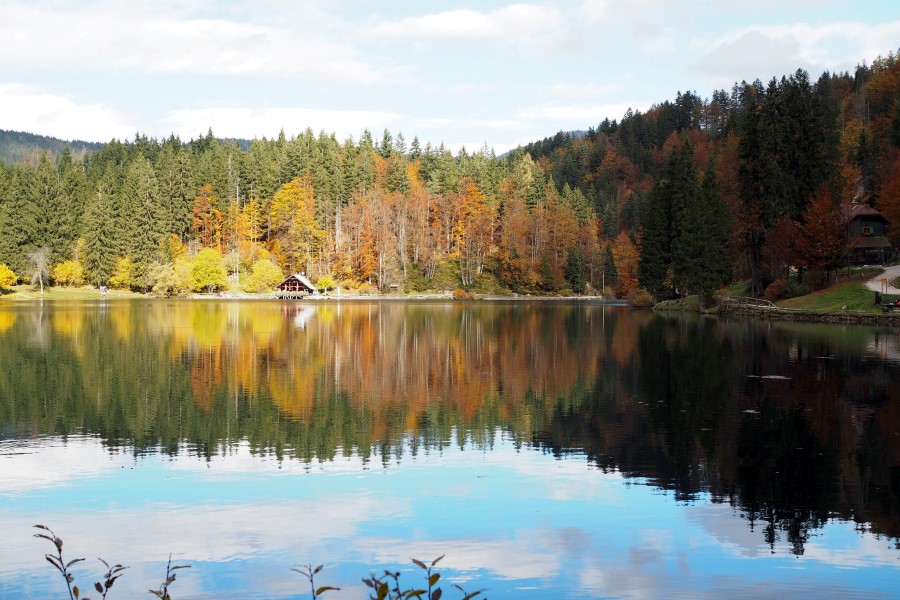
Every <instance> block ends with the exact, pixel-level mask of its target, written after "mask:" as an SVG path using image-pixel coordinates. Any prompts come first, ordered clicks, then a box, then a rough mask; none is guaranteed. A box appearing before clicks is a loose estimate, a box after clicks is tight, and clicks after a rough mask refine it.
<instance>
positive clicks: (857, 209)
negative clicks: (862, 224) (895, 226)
mask: <svg viewBox="0 0 900 600" xmlns="http://www.w3.org/2000/svg"><path fill="white" fill-rule="evenodd" d="M842 212H843V216H844V223H849V222H850V221H852V220H854V219H861V218H867V219H879V220H881V221H884V222H885V223H886V222H887V219H885V218H884V215H882V214H881V213H880V212H878V211H877V210H875V209H874V208H872V207H871V206H869V205H868V204H866V203H864V202H854V203H851V204H845V205H844V206H843V211H842Z"/></svg>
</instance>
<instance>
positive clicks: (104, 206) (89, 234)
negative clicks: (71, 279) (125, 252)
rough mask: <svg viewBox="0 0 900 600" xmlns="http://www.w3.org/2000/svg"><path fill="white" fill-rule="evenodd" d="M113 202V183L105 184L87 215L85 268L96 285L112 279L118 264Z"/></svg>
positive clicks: (97, 193)
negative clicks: (111, 185)
mask: <svg viewBox="0 0 900 600" xmlns="http://www.w3.org/2000/svg"><path fill="white" fill-rule="evenodd" d="M113 227H114V222H113V201H112V197H111V194H110V192H109V184H108V183H104V184H102V185H101V186H100V187H99V189H98V190H97V192H96V194H95V195H94V197H93V198H91V200H90V201H89V202H88V205H87V210H86V211H85V215H84V269H85V271H86V272H87V276H88V279H89V281H91V282H93V283H94V284H95V285H97V286H99V285H103V284H105V283H108V282H109V276H110V275H111V274H112V271H113V267H114V266H115V249H114V233H113Z"/></svg>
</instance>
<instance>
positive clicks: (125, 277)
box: [109, 256, 135, 289]
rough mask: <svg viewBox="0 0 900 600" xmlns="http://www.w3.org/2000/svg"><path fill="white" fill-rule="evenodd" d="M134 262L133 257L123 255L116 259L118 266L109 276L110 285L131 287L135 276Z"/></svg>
mask: <svg viewBox="0 0 900 600" xmlns="http://www.w3.org/2000/svg"><path fill="white" fill-rule="evenodd" d="M134 271H135V268H134V262H133V261H132V260H131V258H129V257H127V256H123V257H121V258H118V259H116V267H115V268H114V269H113V272H112V275H110V276H109V285H111V286H113V287H114V288H119V289H127V288H129V287H131V283H132V280H133V278H134Z"/></svg>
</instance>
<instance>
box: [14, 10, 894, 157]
mask: <svg viewBox="0 0 900 600" xmlns="http://www.w3.org/2000/svg"><path fill="white" fill-rule="evenodd" d="M751 6H752V9H751V8H749V7H751ZM898 48H900V2H897V1H896V0H862V1H861V0H852V1H851V0H755V1H754V2H736V1H730V0H729V1H723V0H696V1H685V0H628V1H625V0H572V1H563V0H523V1H522V2H507V1H502V0H479V1H474V0H471V1H468V2H466V1H433V2H421V1H419V2H413V1H408V0H381V1H377V0H329V1H312V0H255V1H253V2H249V1H240V0H221V1H216V0H129V1H128V2H121V1H119V0H99V1H94V0H67V1H62V0H22V1H20V0H0V129H6V130H14V131H27V132H30V133H37V134H42V135H49V136H53V137H58V138H62V139H67V140H69V139H80V140H85V141H99V142H105V141H109V140H110V139H112V138H116V139H120V140H122V139H133V138H134V136H135V134H137V133H141V134H144V135H148V136H151V137H156V138H162V137H168V136H169V135H170V134H173V133H174V134H175V135H177V136H179V137H181V139H182V140H184V141H187V140H189V139H192V138H196V137H198V136H200V135H204V134H206V132H207V131H208V130H209V129H212V131H213V133H214V134H215V135H216V136H217V137H220V138H222V137H237V138H247V139H253V138H261V137H269V138H272V137H275V136H277V135H278V133H279V132H280V131H282V130H283V131H284V132H285V134H286V135H287V136H288V137H291V136H293V135H296V134H299V133H301V132H303V131H304V130H306V129H307V128H311V129H312V130H313V131H314V132H316V133H318V132H321V131H324V132H326V133H334V134H336V135H337V137H338V139H340V140H344V139H346V138H347V137H348V136H353V138H354V139H359V135H360V134H361V133H362V132H363V130H365V129H368V130H369V131H371V132H372V134H373V136H374V137H375V138H376V139H380V138H381V134H382V132H383V131H384V129H388V130H390V131H391V133H392V134H393V135H394V136H396V135H397V134H398V133H402V134H403V135H404V137H405V139H406V140H407V141H408V142H409V141H411V140H412V139H413V137H418V138H419V140H420V141H421V143H422V145H423V146H424V145H425V143H426V142H430V143H432V144H433V145H435V146H436V145H438V144H441V143H443V144H445V145H446V146H447V147H448V148H450V149H452V150H454V151H457V150H459V148H461V147H466V148H467V149H469V150H473V149H477V148H480V147H482V146H484V145H487V146H489V147H491V148H493V149H494V150H496V151H497V152H498V153H500V152H504V151H506V150H509V149H511V148H514V147H516V146H518V145H520V144H525V143H528V142H529V141H534V140H537V139H541V138H543V137H547V136H550V135H553V134H554V133H556V132H557V131H560V130H564V131H569V130H578V129H587V128H588V127H590V126H596V125H597V124H599V123H600V122H601V121H602V120H603V119H604V118H609V119H621V117H622V115H623V114H624V113H625V111H626V110H627V109H628V108H632V109H634V110H642V111H643V110H647V109H648V108H650V107H651V106H652V105H654V104H657V103H660V102H663V101H664V100H667V99H673V98H674V97H675V95H676V93H677V92H678V91H694V92H697V93H698V94H699V95H700V96H702V97H704V98H708V97H709V96H710V95H711V94H712V91H713V90H715V89H720V88H724V89H730V88H731V86H732V84H733V83H735V82H738V81H741V80H746V81H753V80H754V79H757V78H758V79H760V80H762V81H763V82H767V81H768V80H770V79H771V78H772V77H773V76H777V77H781V76H782V75H785V74H790V73H793V72H794V71H796V69H798V68H803V69H806V70H807V71H808V72H809V74H810V77H811V78H812V79H816V78H818V76H819V75H820V74H821V73H822V72H823V71H826V70H827V71H832V72H834V71H851V72H852V70H853V69H854V68H855V66H856V65H857V64H859V63H861V62H863V61H866V62H867V63H871V61H872V60H873V59H874V58H876V57H877V56H879V55H881V56H886V55H887V54H888V53H889V52H891V51H893V52H896V51H897V50H898Z"/></svg>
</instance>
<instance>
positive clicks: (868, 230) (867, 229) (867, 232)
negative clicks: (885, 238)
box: [863, 225, 872, 237]
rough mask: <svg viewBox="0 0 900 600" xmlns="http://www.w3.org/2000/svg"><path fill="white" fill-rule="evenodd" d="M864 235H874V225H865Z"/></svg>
mask: <svg viewBox="0 0 900 600" xmlns="http://www.w3.org/2000/svg"><path fill="white" fill-rule="evenodd" d="M863 235H864V236H866V237H869V236H871V235H872V226H871V225H864V226H863Z"/></svg>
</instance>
